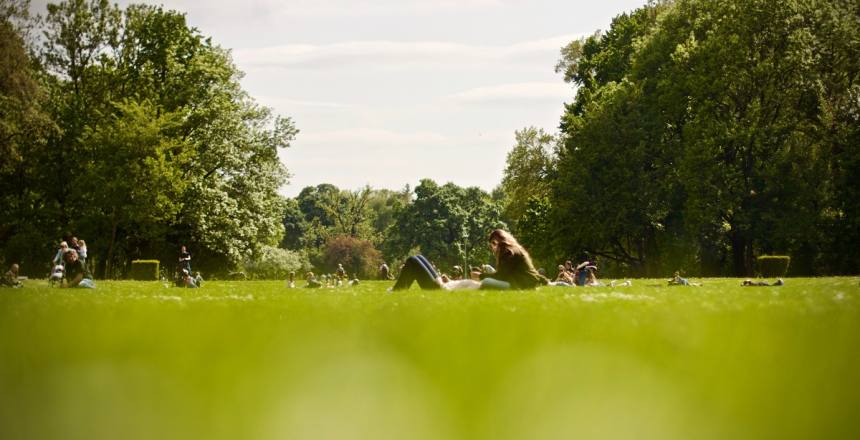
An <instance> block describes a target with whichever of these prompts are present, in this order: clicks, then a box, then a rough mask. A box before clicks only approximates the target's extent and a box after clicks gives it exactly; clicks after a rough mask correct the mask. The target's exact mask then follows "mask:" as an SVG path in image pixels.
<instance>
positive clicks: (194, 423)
mask: <svg viewBox="0 0 860 440" xmlns="http://www.w3.org/2000/svg"><path fill="white" fill-rule="evenodd" d="M704 283H705V285H704V286H703V287H680V286H679V287H667V286H665V280H634V281H633V286H632V287H616V288H610V287H598V288H550V287H546V288H542V289H539V290H537V291H528V292H525V291H515V292H474V291H473V292H454V293H451V292H437V291H422V290H419V289H418V288H417V286H413V288H412V289H411V290H409V291H406V292H398V293H393V294H392V293H387V292H386V291H385V288H386V287H388V286H390V285H391V283H383V282H362V283H361V284H360V285H359V286H356V287H340V288H337V289H317V290H312V289H303V288H297V289H287V288H286V287H285V284H284V283H283V282H276V281H268V282H267V281H248V282H207V283H205V284H204V286H203V288H201V289H196V290H195V289H180V288H174V287H166V286H164V285H163V284H162V283H160V282H130V281H115V282H109V281H98V282H97V284H98V289H96V290H92V291H90V290H78V289H70V290H65V289H62V290H61V289H53V288H50V287H48V285H47V283H45V282H44V281H38V280H31V281H27V284H26V287H25V288H24V289H4V290H0V438H2V439H95V440H99V439H117V438H122V439H190V438H201V439H203V438H205V439H281V438H283V439H374V440H375V439H562V438H600V439H627V438H637V439H723V438H733V439H761V438H775V439H795V438H796V439H809V438H816V439H818V438H834V439H837V438H838V439H844V438H860V423H858V421H857V414H858V411H860V284H859V283H860V279H858V278H856V277H846V278H818V279H788V280H787V284H786V285H785V286H782V287H755V288H742V287H740V286H739V285H740V280H738V279H706V280H704ZM302 284H303V283H302Z"/></svg>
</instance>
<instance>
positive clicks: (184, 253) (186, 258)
mask: <svg viewBox="0 0 860 440" xmlns="http://www.w3.org/2000/svg"><path fill="white" fill-rule="evenodd" d="M182 269H185V270H187V271H188V273H189V274H191V252H188V250H187V249H186V248H185V246H184V245H183V246H181V247H180V248H179V273H182Z"/></svg>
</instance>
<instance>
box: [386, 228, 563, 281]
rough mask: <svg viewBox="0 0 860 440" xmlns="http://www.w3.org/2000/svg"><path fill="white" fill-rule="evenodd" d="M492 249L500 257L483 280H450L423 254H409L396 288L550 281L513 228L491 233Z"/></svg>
mask: <svg viewBox="0 0 860 440" xmlns="http://www.w3.org/2000/svg"><path fill="white" fill-rule="evenodd" d="M489 242H490V249H492V251H493V255H495V257H496V270H495V272H494V273H493V274H491V275H490V274H487V273H482V274H481V275H480V279H481V281H480V283H479V282H478V281H476V280H453V281H452V280H447V281H446V279H447V277H445V278H443V277H442V276H441V275H440V274H439V273H438V272H436V270H435V269H434V268H433V265H432V264H430V262H429V261H427V259H426V258H424V256H422V255H415V256H412V257H409V258H408V259H407V260H406V262H405V263H404V265H403V269H402V271H401V273H400V277H399V278H398V279H397V282H396V283H395V284H394V286H393V287H391V290H392V291H395V290H404V289H408V288H409V286H411V285H412V282H413V281H417V282H418V285H419V286H421V288H422V289H446V290H460V289H476V288H480V289H494V290H507V289H534V288H535V287H537V286H545V285H547V284H548V283H549V280H547V279H546V278H545V277H543V276H542V275H540V274H539V273H538V272H537V270H535V268H534V265H532V260H531V257H530V256H529V254H528V252H527V251H526V250H525V249H524V248H523V247H522V246H521V245H520V244H519V243H518V242H517V240H516V239H515V238H514V236H513V235H511V234H510V233H509V232H507V231H504V230H501V229H496V230H494V231H493V232H492V233H491V234H490V237H489Z"/></svg>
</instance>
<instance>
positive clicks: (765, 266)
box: [756, 255, 791, 278]
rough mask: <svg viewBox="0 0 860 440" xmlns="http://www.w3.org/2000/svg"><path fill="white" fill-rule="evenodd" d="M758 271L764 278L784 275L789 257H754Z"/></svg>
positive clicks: (789, 261) (789, 260)
mask: <svg viewBox="0 0 860 440" xmlns="http://www.w3.org/2000/svg"><path fill="white" fill-rule="evenodd" d="M756 262H757V263H758V273H759V274H761V276H763V277H765V278H778V277H784V276H785V274H786V273H787V272H788V265H789V263H791V257H789V256H788V255H762V256H760V257H758V258H757V259H756Z"/></svg>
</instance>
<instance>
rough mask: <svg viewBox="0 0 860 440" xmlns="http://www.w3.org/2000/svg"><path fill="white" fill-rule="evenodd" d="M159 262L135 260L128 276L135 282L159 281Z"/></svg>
mask: <svg viewBox="0 0 860 440" xmlns="http://www.w3.org/2000/svg"><path fill="white" fill-rule="evenodd" d="M159 264H161V263H160V262H159V261H158V260H133V261H132V262H131V271H129V273H128V275H129V277H130V278H131V279H133V280H141V281H152V280H158V266H159Z"/></svg>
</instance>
